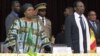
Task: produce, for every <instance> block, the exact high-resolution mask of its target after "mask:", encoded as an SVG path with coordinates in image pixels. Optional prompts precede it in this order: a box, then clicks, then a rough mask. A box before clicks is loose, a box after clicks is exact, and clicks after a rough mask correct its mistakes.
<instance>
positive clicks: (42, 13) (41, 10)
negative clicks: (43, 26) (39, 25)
mask: <svg viewBox="0 0 100 56" xmlns="http://www.w3.org/2000/svg"><path fill="white" fill-rule="evenodd" d="M38 14H39V15H40V16H42V17H44V16H45V15H46V9H39V11H38Z"/></svg>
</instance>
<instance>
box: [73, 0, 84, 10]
mask: <svg viewBox="0 0 100 56" xmlns="http://www.w3.org/2000/svg"><path fill="white" fill-rule="evenodd" d="M78 2H82V1H80V0H77V1H75V2H74V3H73V7H74V8H75V7H77V3H78Z"/></svg>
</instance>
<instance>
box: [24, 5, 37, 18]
mask: <svg viewBox="0 0 100 56" xmlns="http://www.w3.org/2000/svg"><path fill="white" fill-rule="evenodd" d="M34 12H35V11H34V8H33V7H28V8H27V9H26V11H25V12H24V15H25V17H28V18H32V17H33V16H34Z"/></svg>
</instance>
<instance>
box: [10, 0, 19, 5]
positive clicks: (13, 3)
mask: <svg viewBox="0 0 100 56" xmlns="http://www.w3.org/2000/svg"><path fill="white" fill-rule="evenodd" d="M16 3H19V1H18V0H13V1H12V3H11V6H14V5H15V4H16Z"/></svg>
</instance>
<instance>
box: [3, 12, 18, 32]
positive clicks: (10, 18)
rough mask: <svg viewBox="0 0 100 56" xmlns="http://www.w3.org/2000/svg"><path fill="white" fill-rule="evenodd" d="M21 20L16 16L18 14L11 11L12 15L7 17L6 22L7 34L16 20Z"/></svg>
mask: <svg viewBox="0 0 100 56" xmlns="http://www.w3.org/2000/svg"><path fill="white" fill-rule="evenodd" d="M17 18H19V17H18V16H16V13H15V12H14V11H11V13H10V14H9V15H8V16H7V18H6V21H5V26H6V33H7V32H8V30H9V28H10V26H11V25H12V23H13V22H14V20H15V19H17Z"/></svg>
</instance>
